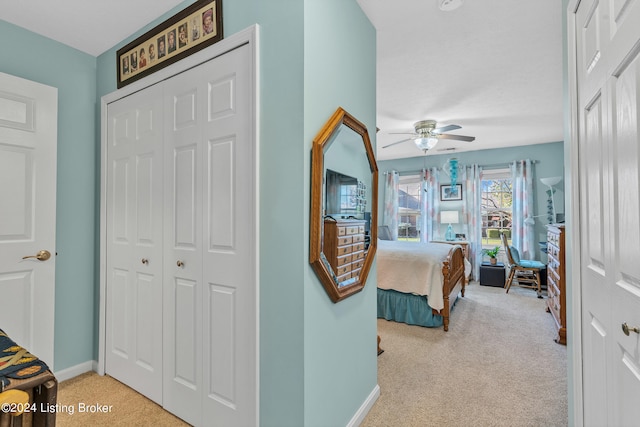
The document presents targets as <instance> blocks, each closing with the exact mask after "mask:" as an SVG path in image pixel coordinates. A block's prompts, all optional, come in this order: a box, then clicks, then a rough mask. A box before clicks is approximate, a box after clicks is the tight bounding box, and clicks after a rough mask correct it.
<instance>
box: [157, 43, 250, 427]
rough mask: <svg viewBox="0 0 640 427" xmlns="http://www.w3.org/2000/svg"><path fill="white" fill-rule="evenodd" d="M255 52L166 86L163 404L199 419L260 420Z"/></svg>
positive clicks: (228, 57) (239, 53) (244, 51)
mask: <svg viewBox="0 0 640 427" xmlns="http://www.w3.org/2000/svg"><path fill="white" fill-rule="evenodd" d="M250 55H251V49H250V48H249V47H248V46H243V47H240V48H238V49H235V50H233V51H231V52H228V53H226V54H225V55H223V56H220V57H218V58H216V59H214V60H212V61H210V62H208V63H205V64H203V65H201V66H199V67H197V68H194V69H192V70H190V71H187V72H185V73H183V74H181V75H179V76H176V77H174V78H172V79H171V80H169V81H167V83H166V86H165V91H166V92H165V96H166V103H165V111H166V125H167V132H166V140H165V143H166V151H165V156H166V163H165V165H166V168H167V170H169V171H170V172H169V173H167V175H166V177H167V180H168V181H167V183H166V185H165V188H166V190H167V191H168V192H170V195H168V196H167V206H166V213H167V216H166V228H165V236H166V237H167V239H166V251H165V254H166V255H165V257H166V258H167V259H168V260H169V261H168V262H167V264H166V265H167V269H166V270H165V279H166V282H165V294H164V298H165V305H164V307H165V336H164V343H165V389H164V390H165V391H164V392H165V397H164V403H165V407H166V408H167V409H168V410H170V411H171V412H174V413H175V414H177V415H178V416H180V417H181V418H183V419H185V420H186V421H188V422H190V423H192V424H195V425H209V424H213V425H225V426H233V425H237V426H241V425H255V424H256V423H257V380H256V378H257V358H256V357H257V356H256V355H257V348H256V336H257V326H256V321H257V319H256V316H257V311H256V307H257V306H256V298H257V289H256V282H257V280H256V274H257V273H256V269H255V265H256V257H255V251H256V247H257V239H256V234H257V233H256V226H255V224H256V214H257V213H256V212H257V207H256V202H255V194H256V189H255V188H254V182H255V166H256V157H255V156H256V154H255V145H254V142H253V134H252V129H253V126H252V123H253V120H254V118H253V114H252V96H253V85H252V83H251V76H252V72H251V69H252V68H251V66H250V64H251V57H250ZM178 262H180V263H181V266H178Z"/></svg>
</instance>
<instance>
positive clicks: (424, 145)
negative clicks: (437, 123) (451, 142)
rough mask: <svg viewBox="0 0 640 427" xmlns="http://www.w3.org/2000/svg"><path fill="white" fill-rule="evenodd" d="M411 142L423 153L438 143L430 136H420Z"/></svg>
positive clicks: (436, 139)
mask: <svg viewBox="0 0 640 427" xmlns="http://www.w3.org/2000/svg"><path fill="white" fill-rule="evenodd" d="M413 142H415V143H416V146H417V147H418V148H419V149H421V150H423V151H427V150H431V149H432V148H433V147H435V146H436V144H437V143H438V138H435V137H432V136H427V137H424V136H421V137H418V138H415V139H414V140H413Z"/></svg>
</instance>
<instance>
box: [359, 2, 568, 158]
mask: <svg viewBox="0 0 640 427" xmlns="http://www.w3.org/2000/svg"><path fill="white" fill-rule="evenodd" d="M357 1H358V3H359V4H360V6H361V7H362V9H363V10H364V11H365V13H366V14H367V16H368V17H369V19H370V20H371V22H372V23H373V25H374V26H375V28H376V29H377V35H378V50H377V54H378V66H377V73H378V76H377V80H378V82H377V126H378V128H379V129H380V131H379V132H378V135H377V141H378V147H377V148H378V150H377V157H378V159H381V160H386V159H392V158H399V157H414V156H422V155H423V153H422V151H420V150H419V149H418V148H417V147H416V146H415V145H414V144H413V142H411V141H409V142H405V143H402V144H398V145H395V146H393V147H389V148H382V147H383V146H385V145H387V144H390V143H392V142H395V141H399V140H401V139H404V136H403V135H390V134H389V132H412V131H413V123H414V122H417V121H419V120H424V119H433V120H437V121H438V125H447V124H457V125H460V126H462V129H459V130H457V131H453V132H450V133H454V134H456V133H457V134H459V135H469V136H475V137H476V140H475V141H474V142H471V143H465V142H457V141H451V140H446V141H445V140H440V141H439V142H438V145H437V146H436V147H435V148H434V149H432V150H431V151H429V152H428V155H430V154H446V153H447V151H439V150H443V149H447V148H456V151H468V150H479V149H486V148H499V147H503V146H505V145H510V146H514V145H516V146H517V145H527V144H537V143H547V142H556V141H562V140H563V113H562V9H561V2H559V1H558V0H529V1H513V0H466V1H465V2H464V3H463V4H462V6H461V7H460V8H458V9H456V10H453V11H449V12H444V11H442V10H440V9H439V7H438V6H439V3H440V0H394V1H388V0H357Z"/></svg>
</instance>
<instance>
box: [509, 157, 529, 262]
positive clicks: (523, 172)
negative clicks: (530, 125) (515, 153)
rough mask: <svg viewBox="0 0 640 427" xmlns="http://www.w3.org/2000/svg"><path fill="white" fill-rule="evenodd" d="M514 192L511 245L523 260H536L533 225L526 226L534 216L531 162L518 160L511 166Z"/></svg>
mask: <svg viewBox="0 0 640 427" xmlns="http://www.w3.org/2000/svg"><path fill="white" fill-rule="evenodd" d="M511 181H512V185H513V188H512V192H513V205H512V215H513V217H512V221H513V223H512V230H511V245H513V246H514V247H515V248H516V249H518V251H519V252H520V255H521V258H522V259H534V257H535V242H534V230H533V224H525V222H524V220H525V219H526V218H527V217H528V216H533V168H532V163H531V160H516V161H515V162H513V163H512V164H511Z"/></svg>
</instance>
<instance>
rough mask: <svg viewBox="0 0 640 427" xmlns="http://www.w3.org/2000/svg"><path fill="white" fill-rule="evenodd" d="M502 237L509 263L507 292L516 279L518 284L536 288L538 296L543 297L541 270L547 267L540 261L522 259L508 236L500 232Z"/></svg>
mask: <svg viewBox="0 0 640 427" xmlns="http://www.w3.org/2000/svg"><path fill="white" fill-rule="evenodd" d="M500 238H501V239H502V245H503V246H504V251H505V253H506V254H507V264H508V265H509V278H508V279H507V282H506V283H505V285H504V287H505V288H506V289H507V293H508V292H509V288H511V285H512V284H513V281H514V280H515V281H516V285H517V286H522V287H524V288H533V289H536V292H537V294H538V298H542V289H541V284H542V281H541V280H540V271H541V270H542V269H544V268H545V265H544V264H543V263H542V262H540V261H535V260H528V259H520V253H519V252H518V250H517V249H516V248H514V247H513V246H509V242H508V241H507V236H505V235H504V233H500Z"/></svg>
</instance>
